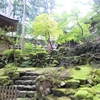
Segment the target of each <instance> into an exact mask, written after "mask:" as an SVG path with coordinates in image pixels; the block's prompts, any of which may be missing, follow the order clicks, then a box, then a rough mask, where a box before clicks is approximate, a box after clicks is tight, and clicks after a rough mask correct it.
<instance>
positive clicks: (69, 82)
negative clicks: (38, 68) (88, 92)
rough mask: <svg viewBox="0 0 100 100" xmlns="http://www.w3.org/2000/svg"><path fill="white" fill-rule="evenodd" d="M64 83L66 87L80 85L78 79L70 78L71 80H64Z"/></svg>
mask: <svg viewBox="0 0 100 100" xmlns="http://www.w3.org/2000/svg"><path fill="white" fill-rule="evenodd" d="M65 84H66V85H65V87H66V88H77V87H79V85H80V81H79V80H74V79H71V80H68V81H66V82H65Z"/></svg>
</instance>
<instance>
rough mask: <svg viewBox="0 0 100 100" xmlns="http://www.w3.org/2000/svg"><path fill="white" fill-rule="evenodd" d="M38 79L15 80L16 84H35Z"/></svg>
mask: <svg viewBox="0 0 100 100" xmlns="http://www.w3.org/2000/svg"><path fill="white" fill-rule="evenodd" d="M35 82H36V80H15V85H34V84H35Z"/></svg>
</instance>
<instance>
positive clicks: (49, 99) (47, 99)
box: [44, 95, 71, 100]
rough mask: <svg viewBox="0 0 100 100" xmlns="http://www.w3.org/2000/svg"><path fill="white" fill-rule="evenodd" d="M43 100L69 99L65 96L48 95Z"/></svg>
mask: <svg viewBox="0 0 100 100" xmlns="http://www.w3.org/2000/svg"><path fill="white" fill-rule="evenodd" d="M44 100H71V99H70V98H68V97H66V96H62V97H57V96H54V95H48V96H46V97H45V99H44Z"/></svg>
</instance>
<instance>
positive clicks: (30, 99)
mask: <svg viewBox="0 0 100 100" xmlns="http://www.w3.org/2000/svg"><path fill="white" fill-rule="evenodd" d="M17 100H33V99H32V98H17Z"/></svg>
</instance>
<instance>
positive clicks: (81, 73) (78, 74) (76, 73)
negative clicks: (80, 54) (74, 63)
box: [71, 65, 92, 79]
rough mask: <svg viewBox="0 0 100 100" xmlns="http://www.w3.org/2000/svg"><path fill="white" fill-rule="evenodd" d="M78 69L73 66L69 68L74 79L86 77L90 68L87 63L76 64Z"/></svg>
mask: <svg viewBox="0 0 100 100" xmlns="http://www.w3.org/2000/svg"><path fill="white" fill-rule="evenodd" d="M78 67H79V68H80V70H75V69H74V68H73V69H72V70H71V72H72V74H73V75H72V76H73V78H74V79H87V78H88V77H89V74H90V72H91V70H92V68H91V67H90V66H89V65H84V66H78Z"/></svg>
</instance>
